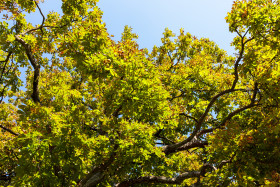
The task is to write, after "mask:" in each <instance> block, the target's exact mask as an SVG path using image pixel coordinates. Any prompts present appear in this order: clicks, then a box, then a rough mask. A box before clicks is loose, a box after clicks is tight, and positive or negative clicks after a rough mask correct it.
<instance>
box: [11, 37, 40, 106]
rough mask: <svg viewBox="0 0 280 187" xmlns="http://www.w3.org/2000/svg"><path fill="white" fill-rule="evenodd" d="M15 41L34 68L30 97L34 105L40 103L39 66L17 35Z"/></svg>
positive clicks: (27, 45) (29, 49)
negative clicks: (23, 49)
mask: <svg viewBox="0 0 280 187" xmlns="http://www.w3.org/2000/svg"><path fill="white" fill-rule="evenodd" d="M15 38H16V41H18V42H19V43H20V44H21V45H22V46H23V47H24V48H25V53H26V55H27V57H28V59H29V61H30V63H31V65H32V66H33V68H34V77H33V93H32V95H31V97H32V99H33V101H34V102H35V103H38V102H40V99H39V86H38V85H39V76H40V65H39V64H38V63H37V62H36V60H35V57H34V55H33V54H32V52H31V47H30V45H29V44H28V43H26V42H25V41H24V40H23V39H22V38H20V36H19V35H15Z"/></svg>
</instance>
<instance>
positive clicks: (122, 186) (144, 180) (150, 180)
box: [116, 171, 201, 187]
mask: <svg viewBox="0 0 280 187" xmlns="http://www.w3.org/2000/svg"><path fill="white" fill-rule="evenodd" d="M200 175H201V172H200V171H191V172H186V173H182V174H181V175H179V176H177V177H174V178H167V177H163V176H159V177H156V176H146V177H139V178H136V179H130V180H127V181H123V182H121V183H119V184H117V185H116V187H129V186H133V185H135V184H181V183H182V182H183V181H184V180H185V179H188V178H195V177H199V176H200Z"/></svg>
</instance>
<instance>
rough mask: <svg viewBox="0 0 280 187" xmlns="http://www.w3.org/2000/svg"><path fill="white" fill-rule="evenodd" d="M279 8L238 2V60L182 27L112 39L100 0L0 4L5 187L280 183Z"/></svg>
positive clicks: (259, 0)
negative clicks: (150, 45)
mask: <svg viewBox="0 0 280 187" xmlns="http://www.w3.org/2000/svg"><path fill="white" fill-rule="evenodd" d="M279 3H280V1H279V0H274V1H271V0H250V1H245V0H238V1H235V2H234V4H233V6H232V10H231V12H230V13H228V16H227V17H226V20H227V22H228V23H229V29H230V31H231V32H234V33H236V37H235V38H234V40H233V42H232V45H233V46H235V49H236V52H237V54H236V56H235V57H233V56H229V55H227V53H226V52H225V51H224V50H222V49H220V48H219V47H218V46H217V45H216V44H215V43H214V42H212V41H210V40H209V39H206V38H201V39H198V38H196V37H195V36H193V35H191V34H190V33H185V32H184V31H183V29H181V31H180V35H179V36H177V37H175V34H173V33H172V31H170V30H168V29H166V30H165V32H164V33H163V38H162V45H161V46H158V47H156V46H155V47H154V49H153V50H152V52H150V53H149V52H148V50H147V49H139V47H138V44H137V41H136V39H137V35H136V34H133V33H132V29H131V28H129V27H125V28H124V32H123V35H122V39H121V40H120V41H114V40H113V39H112V38H111V36H110V35H109V34H108V32H107V30H106V27H105V23H104V22H103V21H102V11H101V10H100V9H99V8H98V7H97V6H96V0H87V1H86V0H63V3H62V7H61V8H62V11H63V14H62V15H59V14H58V13H56V12H50V13H49V14H48V15H44V14H43V13H42V12H41V9H40V7H41V5H43V2H39V1H38V0H36V1H35V0H29V1H26V0H10V1H1V2H0V9H1V11H2V15H3V17H4V21H2V22H1V23H0V44H1V45H0V47H1V50H0V60H1V64H0V66H1V69H0V82H1V84H0V94H1V95H0V96H1V104H0V118H1V121H0V127H1V134H0V139H1V144H0V149H1V154H0V172H1V173H0V174H1V176H0V185H4V186H7V185H10V186H76V185H78V186H119V187H120V186H137V185H138V186H145V185H148V184H150V185H153V186H157V185H158V186H164V185H166V186H171V185H178V186H191V185H197V186H199V185H201V186H258V185H265V184H267V185H269V184H270V185H277V184H279V181H280V175H279V174H280V150H279V149H280V147H279V143H280V136H279V135H280V125H279V119H280V110H279V102H280V101H279V98H280V93H279V80H280V66H279V65H280V64H279V62H280V59H279V47H280V42H279V41H280V35H279V31H280V30H279V29H280V27H279V25H280V5H279ZM36 10H37V11H39V12H40V14H41V16H42V23H41V24H40V25H37V26H34V25H32V23H29V22H28V20H26V19H25V15H26V14H32V12H34V11H36ZM24 71H25V73H24ZM21 74H25V75H26V78H23V77H24V76H21Z"/></svg>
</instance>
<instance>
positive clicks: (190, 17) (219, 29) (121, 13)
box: [28, 0, 234, 54]
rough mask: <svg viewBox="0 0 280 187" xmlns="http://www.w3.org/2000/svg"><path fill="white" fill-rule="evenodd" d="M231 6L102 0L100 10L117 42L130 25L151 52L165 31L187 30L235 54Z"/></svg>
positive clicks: (55, 4)
mask: <svg viewBox="0 0 280 187" xmlns="http://www.w3.org/2000/svg"><path fill="white" fill-rule="evenodd" d="M232 3H233V0H211V1H209V0H195V1H193V0H192V1H191V0H100V1H99V3H98V6H99V7H100V9H101V10H102V11H103V12H104V15H103V21H104V22H105V23H106V25H107V28H108V32H109V34H113V35H115V37H114V39H115V40H120V37H121V33H122V31H123V28H124V26H125V25H128V26H131V27H132V28H133V32H135V33H136V34H138V35H139V39H138V43H139V45H140V47H141V48H148V49H149V51H150V50H151V49H152V47H153V46H154V45H157V46H158V45H160V39H161V37H162V33H163V31H164V29H165V28H166V27H168V28H169V29H171V30H172V31H173V32H174V33H179V31H180V28H184V30H185V32H190V33H191V34H192V35H195V36H197V37H199V38H200V37H204V38H209V39H210V40H212V41H214V42H216V43H217V44H218V45H219V46H220V48H222V49H224V50H226V51H228V54H233V53H234V50H233V47H231V46H230V43H231V41H232V39H233V37H234V34H231V33H230V32H229V31H228V24H227V23H226V21H225V19H224V18H225V16H226V15H227V12H228V11H230V10H231V5H232ZM60 6H61V1H58V0H45V3H44V4H43V5H42V4H41V9H42V11H43V12H44V14H45V15H46V14H47V13H48V12H49V11H50V10H54V11H58V12H61V11H60ZM28 18H30V19H31V20H32V22H33V23H37V24H40V23H41V21H42V18H41V16H40V15H39V13H38V12H37V13H35V14H34V13H33V14H31V15H29V16H28Z"/></svg>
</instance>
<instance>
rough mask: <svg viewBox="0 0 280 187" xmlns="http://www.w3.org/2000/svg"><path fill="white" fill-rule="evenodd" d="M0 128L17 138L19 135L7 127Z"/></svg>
mask: <svg viewBox="0 0 280 187" xmlns="http://www.w3.org/2000/svg"><path fill="white" fill-rule="evenodd" d="M0 128H2V129H3V130H5V131H7V132H9V133H11V134H13V135H15V136H18V135H19V134H18V133H15V132H14V131H12V130H11V129H8V128H7V127H4V126H3V125H0Z"/></svg>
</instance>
